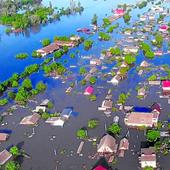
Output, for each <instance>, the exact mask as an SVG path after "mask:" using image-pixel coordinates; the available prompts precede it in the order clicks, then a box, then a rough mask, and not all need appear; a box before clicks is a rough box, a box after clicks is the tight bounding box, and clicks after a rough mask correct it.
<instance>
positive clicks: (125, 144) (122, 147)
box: [119, 138, 129, 157]
mask: <svg viewBox="0 0 170 170" xmlns="http://www.w3.org/2000/svg"><path fill="white" fill-rule="evenodd" d="M128 149H129V141H128V139H126V138H123V139H122V140H121V141H120V144H119V157H124V153H125V151H126V150H128Z"/></svg>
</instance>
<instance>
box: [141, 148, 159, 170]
mask: <svg viewBox="0 0 170 170" xmlns="http://www.w3.org/2000/svg"><path fill="white" fill-rule="evenodd" d="M139 160H140V164H141V168H145V167H152V168H156V167H157V165H156V152H155V148H154V147H149V148H142V149H141V156H140V157H139Z"/></svg>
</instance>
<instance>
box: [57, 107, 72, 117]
mask: <svg viewBox="0 0 170 170" xmlns="http://www.w3.org/2000/svg"><path fill="white" fill-rule="evenodd" d="M72 112H73V109H71V108H65V109H63V111H62V112H61V114H60V116H61V117H63V118H65V119H69V118H70V116H71V113H72Z"/></svg>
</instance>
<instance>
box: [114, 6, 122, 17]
mask: <svg viewBox="0 0 170 170" xmlns="http://www.w3.org/2000/svg"><path fill="white" fill-rule="evenodd" d="M113 13H114V15H115V16H123V15H124V14H125V10H124V9H121V8H118V9H115V10H113Z"/></svg>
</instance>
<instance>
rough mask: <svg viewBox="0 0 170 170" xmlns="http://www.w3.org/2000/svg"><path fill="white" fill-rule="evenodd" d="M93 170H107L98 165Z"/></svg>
mask: <svg viewBox="0 0 170 170" xmlns="http://www.w3.org/2000/svg"><path fill="white" fill-rule="evenodd" d="M93 170H107V169H106V168H104V167H103V166H102V165H99V166H97V167H96V168H94V169H93Z"/></svg>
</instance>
